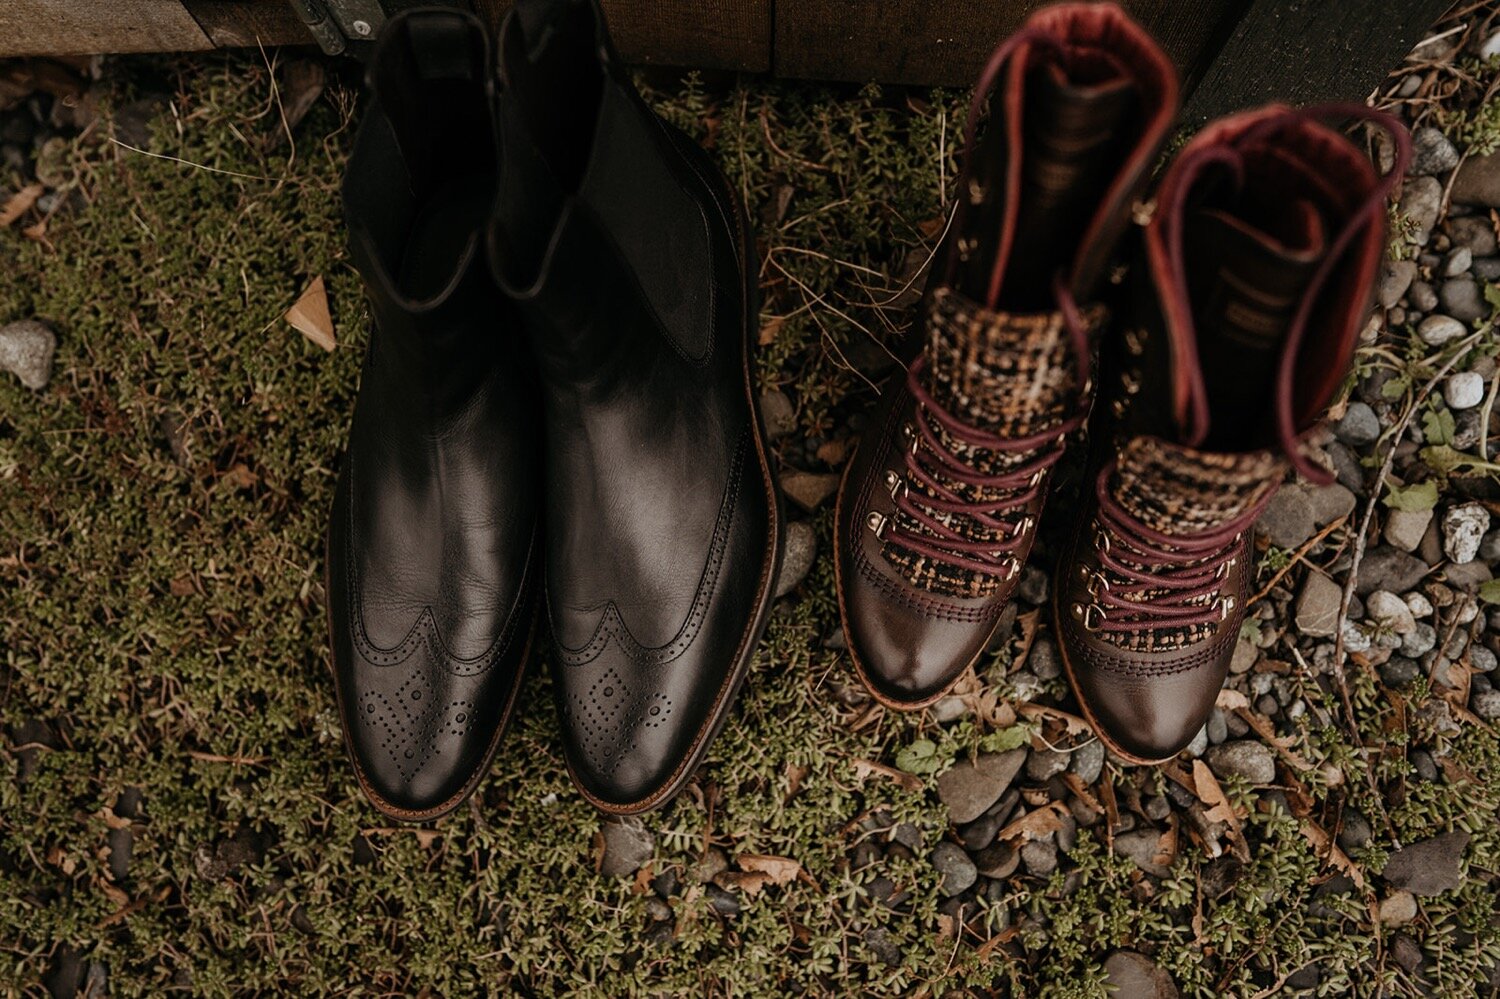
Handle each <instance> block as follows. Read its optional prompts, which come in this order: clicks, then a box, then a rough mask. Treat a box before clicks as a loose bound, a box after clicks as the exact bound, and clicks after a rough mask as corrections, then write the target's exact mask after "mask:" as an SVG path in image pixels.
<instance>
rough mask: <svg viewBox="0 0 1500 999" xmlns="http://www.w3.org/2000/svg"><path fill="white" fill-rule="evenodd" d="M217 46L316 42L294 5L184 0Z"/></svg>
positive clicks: (265, 1) (248, 0)
mask: <svg viewBox="0 0 1500 999" xmlns="http://www.w3.org/2000/svg"><path fill="white" fill-rule="evenodd" d="M182 5H183V6H184V7H186V8H187V10H188V13H189V14H191V15H193V19H194V20H195V21H197V22H198V26H199V27H200V28H202V29H203V33H204V34H206V35H208V38H209V41H211V42H213V43H214V46H215V47H216V48H221V49H233V48H255V47H256V46H258V45H266V46H270V45H316V44H317V43H316V42H315V41H314V40H313V38H312V36H311V35H309V34H308V33H307V27H306V26H305V25H304V24H303V23H302V19H301V18H299V17H298V16H297V15H296V14H295V13H293V11H292V8H291V5H290V4H287V3H285V2H274V0H182Z"/></svg>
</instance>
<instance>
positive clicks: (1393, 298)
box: [1376, 260, 1417, 309]
mask: <svg viewBox="0 0 1500 999" xmlns="http://www.w3.org/2000/svg"><path fill="white" fill-rule="evenodd" d="M1416 276H1417V262H1416V261H1415V260H1387V261H1386V262H1385V265H1384V266H1383V267H1382V268H1381V270H1380V286H1379V290H1378V291H1377V292H1376V299H1377V300H1378V301H1379V302H1380V307H1381V308H1382V309H1392V308H1395V306H1396V303H1397V302H1399V301H1401V296H1402V295H1405V294H1406V289H1408V288H1410V287H1411V282H1412V279H1413V278H1415V277H1416Z"/></svg>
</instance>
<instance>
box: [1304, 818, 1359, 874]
mask: <svg viewBox="0 0 1500 999" xmlns="http://www.w3.org/2000/svg"><path fill="white" fill-rule="evenodd" d="M1302 836H1303V838H1305V839H1306V840H1307V841H1308V842H1309V843H1311V844H1312V847H1313V852H1315V853H1317V854H1318V856H1320V857H1322V858H1323V859H1325V860H1327V861H1328V862H1329V863H1331V864H1333V866H1334V867H1337V868H1338V869H1339V870H1341V871H1343V872H1344V873H1345V874H1347V875H1348V876H1349V880H1350V881H1353V882H1354V886H1355V887H1356V888H1359V889H1361V890H1363V889H1364V887H1365V876H1364V875H1363V874H1361V873H1360V870H1359V867H1357V866H1356V865H1355V863H1354V861H1352V860H1350V859H1349V855H1348V854H1346V853H1345V852H1344V851H1343V850H1340V849H1339V845H1338V844H1337V843H1335V842H1334V841H1333V837H1332V836H1329V835H1328V832H1327V830H1325V829H1324V828H1323V827H1322V826H1320V825H1318V824H1317V823H1316V822H1314V821H1313V820H1312V819H1303V820H1302Z"/></svg>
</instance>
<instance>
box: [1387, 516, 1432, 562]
mask: <svg viewBox="0 0 1500 999" xmlns="http://www.w3.org/2000/svg"><path fill="white" fill-rule="evenodd" d="M1430 523H1432V511H1431V510H1392V511H1391V512H1390V513H1388V514H1386V517H1385V531H1384V532H1383V533H1384V537H1385V540H1386V542H1387V543H1388V544H1391V545H1393V546H1395V547H1396V548H1399V549H1401V550H1402V551H1404V552H1410V551H1416V549H1417V546H1418V545H1420V544H1421V543H1422V536H1423V535H1424V534H1426V533H1427V525H1428V524H1430Z"/></svg>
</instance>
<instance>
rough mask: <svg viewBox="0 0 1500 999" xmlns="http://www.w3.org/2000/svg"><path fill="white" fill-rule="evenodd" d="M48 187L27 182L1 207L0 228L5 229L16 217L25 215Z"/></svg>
mask: <svg viewBox="0 0 1500 999" xmlns="http://www.w3.org/2000/svg"><path fill="white" fill-rule="evenodd" d="M45 190H46V188H45V187H43V186H42V185H41V184H27V185H26V186H25V187H23V188H21V189H20V190H19V191H17V192H16V193H15V194H12V195H11V196H10V197H9V198H7V199H6V200H5V205H4V206H3V207H0V229H4V228H5V227H6V226H8V225H10V224H11V223H12V222H14V221H15V220H16V219H18V218H20V217H21V216H22V215H25V214H26V212H27V211H28V210H30V208H31V206H32V205H34V204H36V199H37V198H40V197H41V196H42V192H43V191H45Z"/></svg>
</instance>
